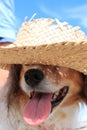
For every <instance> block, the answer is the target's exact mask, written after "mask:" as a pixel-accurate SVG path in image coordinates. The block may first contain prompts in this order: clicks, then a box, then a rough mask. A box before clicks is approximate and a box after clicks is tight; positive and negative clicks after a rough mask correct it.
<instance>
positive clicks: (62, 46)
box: [0, 20, 87, 74]
mask: <svg viewBox="0 0 87 130" xmlns="http://www.w3.org/2000/svg"><path fill="white" fill-rule="evenodd" d="M46 22H47V23H49V20H48V21H46ZM52 22H53V21H51V24H52ZM32 23H33V24H34V25H33V26H34V28H35V26H36V28H37V25H38V22H37V21H35V22H32ZM27 25H28V27H27ZM49 26H52V25H50V24H49ZM30 27H31V23H29V24H28V23H25V24H23V27H22V28H21V29H20V31H19V33H18V37H17V40H16V42H15V43H14V44H13V45H9V46H6V47H0V64H5V65H8V64H45V65H57V66H64V67H69V68H72V69H75V70H78V71H80V72H83V73H84V74H87V38H85V36H84V37H83V36H82V39H81V37H80V38H78V37H77V40H76V39H74V40H72V39H71V40H70V39H69V40H68V39H67V37H68V34H67V35H66V39H62V40H60V39H59V41H58V39H57V40H55V36H54V35H53V34H52V32H51V33H49V35H50V36H48V37H47V35H48V34H44V33H42V34H44V37H43V35H42V34H41V33H40V32H41V30H39V32H38V30H37V32H35V30H34V31H32V30H33V29H31V30H30ZM39 27H40V25H39ZM41 27H42V25H41ZM45 27H46V25H45ZM52 29H53V28H52ZM42 30H43V29H42ZM68 30H69V29H68ZM32 32H33V40H31V33H32ZM43 32H44V31H43ZM55 32H56V30H55ZM37 33H38V35H37ZM53 33H54V32H53ZM57 33H58V30H57ZM75 33H76V32H75ZM77 33H78V32H77ZM51 35H52V36H51ZM75 35H76V34H75ZM28 36H29V37H28ZM39 36H40V39H39V40H37V38H38V37H39ZM58 36H59V34H58ZM58 36H56V37H58ZM71 36H72V37H73V35H72V33H71V35H70V37H71ZM50 37H51V39H50ZM74 37H75V36H74ZM43 38H46V39H47V38H48V40H44V39H43ZM75 38H76V37H75ZM41 39H42V41H41ZM49 39H50V42H49ZM44 41H46V42H44ZM26 42H27V44H26ZM6 68H7V67H6Z"/></svg>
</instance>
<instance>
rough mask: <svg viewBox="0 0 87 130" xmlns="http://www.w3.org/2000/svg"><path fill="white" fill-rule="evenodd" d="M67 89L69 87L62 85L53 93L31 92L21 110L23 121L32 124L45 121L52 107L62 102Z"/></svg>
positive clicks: (35, 124)
mask: <svg viewBox="0 0 87 130" xmlns="http://www.w3.org/2000/svg"><path fill="white" fill-rule="evenodd" d="M68 91H69V87H68V86H64V87H63V88H61V89H60V90H58V91H56V92H55V93H43V92H39V91H33V92H31V93H30V98H29V101H28V103H27V104H26V106H25V109H24V112H23V118H24V120H25V122H26V123H28V124H29V125H32V126H38V125H40V124H41V123H43V122H45V120H46V119H47V118H48V117H49V115H50V113H51V112H52V111H53V109H54V108H55V107H56V106H58V105H59V104H61V103H62V102H63V100H64V99H65V97H66V95H67V94H68Z"/></svg>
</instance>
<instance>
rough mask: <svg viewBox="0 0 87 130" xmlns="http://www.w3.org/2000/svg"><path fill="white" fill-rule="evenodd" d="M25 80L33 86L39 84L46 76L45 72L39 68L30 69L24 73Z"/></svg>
mask: <svg viewBox="0 0 87 130" xmlns="http://www.w3.org/2000/svg"><path fill="white" fill-rule="evenodd" d="M24 78H25V81H26V83H27V84H28V85H30V86H31V87H35V86H36V85H38V84H39V83H40V82H41V81H42V80H43V78H44V74H43V72H42V71H41V70H39V69H30V70H28V71H26V73H25V75H24Z"/></svg>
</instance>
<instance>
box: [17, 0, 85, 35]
mask: <svg viewBox="0 0 87 130" xmlns="http://www.w3.org/2000/svg"><path fill="white" fill-rule="evenodd" d="M14 1H15V15H16V18H17V21H18V27H20V26H21V24H22V22H23V21H24V18H25V17H26V16H27V17H28V19H30V18H31V17H32V15H33V14H34V13H36V14H37V15H36V16H35V18H41V17H50V18H58V19H59V20H60V21H62V22H63V21H66V22H68V23H69V24H71V25H73V26H80V28H81V30H83V31H84V32H85V33H86V35H87V0H14Z"/></svg>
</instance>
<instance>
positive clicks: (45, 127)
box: [0, 87, 87, 130]
mask: <svg viewBox="0 0 87 130" xmlns="http://www.w3.org/2000/svg"><path fill="white" fill-rule="evenodd" d="M8 91H9V90H8V88H7V87H2V88H1V89H0V130H51V128H53V129H52V130H67V129H68V128H70V129H71V130H75V128H78V130H79V129H80V128H81V127H87V106H86V105H85V103H83V102H78V103H76V104H74V105H72V106H70V107H69V106H68V107H65V108H62V107H61V106H59V109H57V108H55V110H54V112H53V113H51V116H50V117H49V118H48V119H47V120H46V122H45V123H43V124H42V125H41V126H38V127H32V126H28V125H27V124H25V122H24V120H23V118H22V116H21V114H20V113H19V111H17V110H16V108H13V107H11V108H10V111H9V113H8V109H7V93H8Z"/></svg>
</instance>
